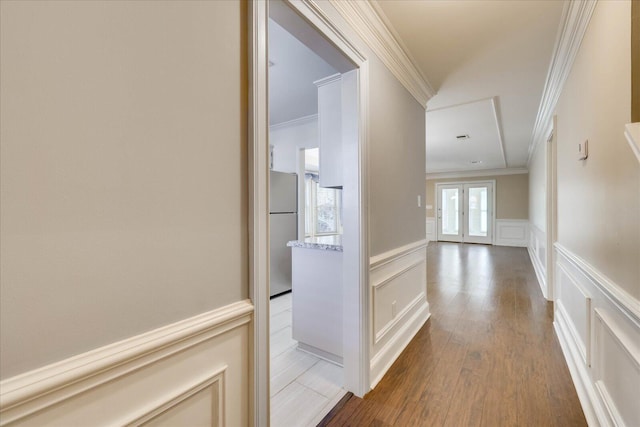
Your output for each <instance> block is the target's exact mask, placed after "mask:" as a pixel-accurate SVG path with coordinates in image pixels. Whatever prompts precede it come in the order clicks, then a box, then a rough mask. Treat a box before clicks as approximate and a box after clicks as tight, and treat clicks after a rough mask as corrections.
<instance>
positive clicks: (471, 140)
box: [426, 98, 506, 173]
mask: <svg viewBox="0 0 640 427" xmlns="http://www.w3.org/2000/svg"><path fill="white" fill-rule="evenodd" d="M460 117H464V118H465V120H463V121H462V122H461V121H460ZM427 122H428V123H429V125H428V126H427V134H426V135H427V141H429V151H430V152H429V155H428V156H427V170H428V171H429V172H432V173H433V172H448V171H455V170H468V169H474V170H475V169H500V168H504V167H506V164H505V156H504V150H503V146H502V137H501V135H500V126H499V123H498V121H497V116H496V109H495V102H494V99H493V98H489V99H484V100H480V101H476V102H470V103H467V104H462V105H457V106H453V107H446V108H440V109H436V110H432V111H428V112H427ZM458 136H468V138H466V139H462V138H457V137H458Z"/></svg>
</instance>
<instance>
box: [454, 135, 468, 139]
mask: <svg viewBox="0 0 640 427" xmlns="http://www.w3.org/2000/svg"><path fill="white" fill-rule="evenodd" d="M456 139H469V135H458V136H456Z"/></svg>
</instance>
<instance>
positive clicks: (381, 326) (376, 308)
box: [370, 240, 430, 388]
mask: <svg viewBox="0 0 640 427" xmlns="http://www.w3.org/2000/svg"><path fill="white" fill-rule="evenodd" d="M426 244H427V241H426V240H421V241H419V242H416V243H413V244H410V245H407V246H404V247H401V248H398V249H395V250H392V251H389V252H386V253H384V254H381V255H377V256H375V257H372V258H371V262H370V268H371V270H370V283H371V294H372V313H371V314H372V321H373V331H372V332H373V336H372V337H371V338H372V347H373V351H372V358H371V387H372V388H373V387H374V386H375V385H376V384H377V383H378V382H379V381H380V379H382V377H383V376H384V374H385V372H386V371H387V370H388V369H389V367H390V366H391V365H392V364H393V362H394V361H395V360H396V359H397V357H398V356H399V355H400V353H401V352H402V350H404V348H405V347H406V346H407V344H409V341H411V339H412V338H413V336H414V335H415V334H416V333H417V332H418V330H419V329H420V328H421V327H422V325H424V323H425V322H426V321H427V319H428V318H429V315H430V313H429V304H428V302H427V253H426Z"/></svg>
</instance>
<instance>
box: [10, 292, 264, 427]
mask: <svg viewBox="0 0 640 427" xmlns="http://www.w3.org/2000/svg"><path fill="white" fill-rule="evenodd" d="M252 313H253V305H252V304H251V303H250V302H249V301H248V300H245V301H239V302H236V303H233V304H229V305H227V306H224V307H221V308H218V309H216V310H213V311H209V312H207V313H203V314H200V315H197V316H194V317H191V318H189V319H185V320H181V321H179V322H176V323H173V324H171V325H167V326H164V327H161V328H158V329H154V330H152V331H149V332H146V333H144V334H140V335H138V336H135V337H131V338H128V339H125V340H123V341H119V342H116V343H113V344H110V345H107V346H104V347H100V348H97V349H95V350H91V351H89V352H86V353H83V354H79V355H77V356H74V357H71V358H69V359H66V360H62V361H60V362H57V363H54V364H51V365H47V366H44V367H42V368H40V369H37V370H34V371H30V372H27V373H24V374H22V375H18V376H16V377H12V378H9V379H6V380H4V381H2V382H0V419H1V420H2V422H0V425H5V424H6V423H10V422H14V421H17V420H19V419H22V418H24V417H26V416H28V415H31V414H34V413H36V412H39V411H42V410H44V409H46V408H48V407H51V406H52V405H55V404H59V403H61V402H64V401H66V400H68V399H70V398H72V397H73V396H76V395H78V394H80V393H84V392H87V391H89V390H91V389H94V388H96V387H98V386H100V385H103V384H106V383H108V382H110V381H114V380H115V379H117V378H121V377H124V376H126V375H128V374H130V373H131V372H135V371H137V370H140V369H141V368H143V367H145V366H149V365H152V364H154V363H156V362H158V361H160V360H164V359H167V358H169V357H170V356H172V355H174V354H178V353H180V352H183V351H185V350H186V349H189V348H192V347H194V346H196V345H198V344H200V343H202V342H204V341H208V340H211V339H212V338H214V337H217V336H219V335H221V334H223V333H225V332H228V331H231V330H233V329H236V328H238V327H240V326H242V325H246V324H248V323H249V322H250V321H251V317H252Z"/></svg>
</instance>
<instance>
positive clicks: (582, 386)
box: [553, 315, 604, 426]
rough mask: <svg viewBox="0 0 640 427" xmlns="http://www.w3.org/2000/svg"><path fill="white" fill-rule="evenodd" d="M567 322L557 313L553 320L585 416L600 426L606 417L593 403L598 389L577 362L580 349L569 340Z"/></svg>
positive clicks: (593, 424)
mask: <svg viewBox="0 0 640 427" xmlns="http://www.w3.org/2000/svg"><path fill="white" fill-rule="evenodd" d="M566 324H567V321H566V320H565V319H564V318H563V317H562V316H558V315H556V319H555V320H554V322H553V328H554V330H555V332H556V337H557V338H558V342H559V343H560V348H561V349H562V354H563V355H564V359H565V361H566V362H567V366H568V367H569V374H570V375H571V379H572V380H573V384H574V386H575V388H576V392H577V393H578V399H579V400H580V405H581V406H582V411H583V412H584V416H585V418H586V419H587V424H588V425H590V426H598V425H600V421H599V420H601V419H604V418H602V417H603V415H604V412H603V410H602V408H596V407H595V406H594V404H593V402H597V398H596V391H595V389H594V388H593V386H592V385H591V381H590V379H589V373H588V372H587V370H586V367H585V366H584V365H582V364H578V363H576V362H575V360H576V359H574V352H575V353H576V355H577V353H578V350H577V349H575V351H574V350H573V349H572V345H571V344H570V341H569V340H567V336H568V334H567V332H565V331H566V330H567V329H568V328H567V326H566ZM598 413H600V415H598Z"/></svg>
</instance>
